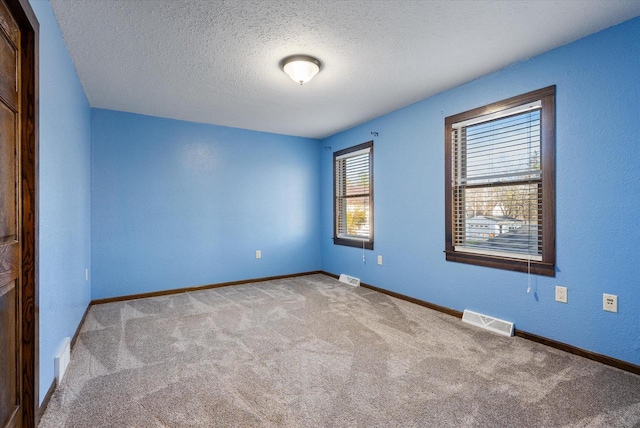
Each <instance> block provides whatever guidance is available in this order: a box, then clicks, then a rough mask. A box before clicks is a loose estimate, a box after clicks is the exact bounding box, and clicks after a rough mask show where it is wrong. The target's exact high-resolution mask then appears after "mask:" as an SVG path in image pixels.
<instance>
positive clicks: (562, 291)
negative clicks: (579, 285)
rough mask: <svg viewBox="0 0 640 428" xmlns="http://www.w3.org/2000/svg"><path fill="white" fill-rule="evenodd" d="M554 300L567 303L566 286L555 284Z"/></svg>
mask: <svg viewBox="0 0 640 428" xmlns="http://www.w3.org/2000/svg"><path fill="white" fill-rule="evenodd" d="M556 302H560V303H567V287H563V286H561V285H556Z"/></svg>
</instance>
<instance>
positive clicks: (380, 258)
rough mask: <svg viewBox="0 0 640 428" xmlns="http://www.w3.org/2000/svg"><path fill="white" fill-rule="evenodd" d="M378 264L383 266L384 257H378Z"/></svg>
mask: <svg viewBox="0 0 640 428" xmlns="http://www.w3.org/2000/svg"><path fill="white" fill-rule="evenodd" d="M378 264H379V265H381V264H382V256H380V255H379V256H378Z"/></svg>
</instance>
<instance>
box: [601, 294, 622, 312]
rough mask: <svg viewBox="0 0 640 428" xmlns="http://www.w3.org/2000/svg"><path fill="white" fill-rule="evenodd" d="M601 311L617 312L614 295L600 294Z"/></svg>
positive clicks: (616, 302)
mask: <svg viewBox="0 0 640 428" xmlns="http://www.w3.org/2000/svg"><path fill="white" fill-rule="evenodd" d="M602 310H603V311H608V312H618V296H616V295H615V294H607V293H603V294H602Z"/></svg>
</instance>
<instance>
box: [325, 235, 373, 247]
mask: <svg viewBox="0 0 640 428" xmlns="http://www.w3.org/2000/svg"><path fill="white" fill-rule="evenodd" d="M333 243H334V244H335V245H344V246H346V247H355V248H363V246H364V249H366V250H373V242H370V241H363V240H360V239H347V238H335V237H334V238H333ZM363 244H364V245H363Z"/></svg>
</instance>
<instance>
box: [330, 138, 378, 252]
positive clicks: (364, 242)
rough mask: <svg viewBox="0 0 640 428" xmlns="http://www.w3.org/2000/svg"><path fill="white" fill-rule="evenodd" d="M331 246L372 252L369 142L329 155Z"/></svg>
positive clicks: (371, 148)
mask: <svg viewBox="0 0 640 428" xmlns="http://www.w3.org/2000/svg"><path fill="white" fill-rule="evenodd" d="M333 171H334V228H333V230H334V232H333V240H334V243H335V244H338V245H347V246H351V247H359V248H367V249H370V250H372V249H373V141H369V142H368V143H364V144H360V145H357V146H354V147H350V148H348V149H344V150H340V151H337V152H335V153H334V154H333Z"/></svg>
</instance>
